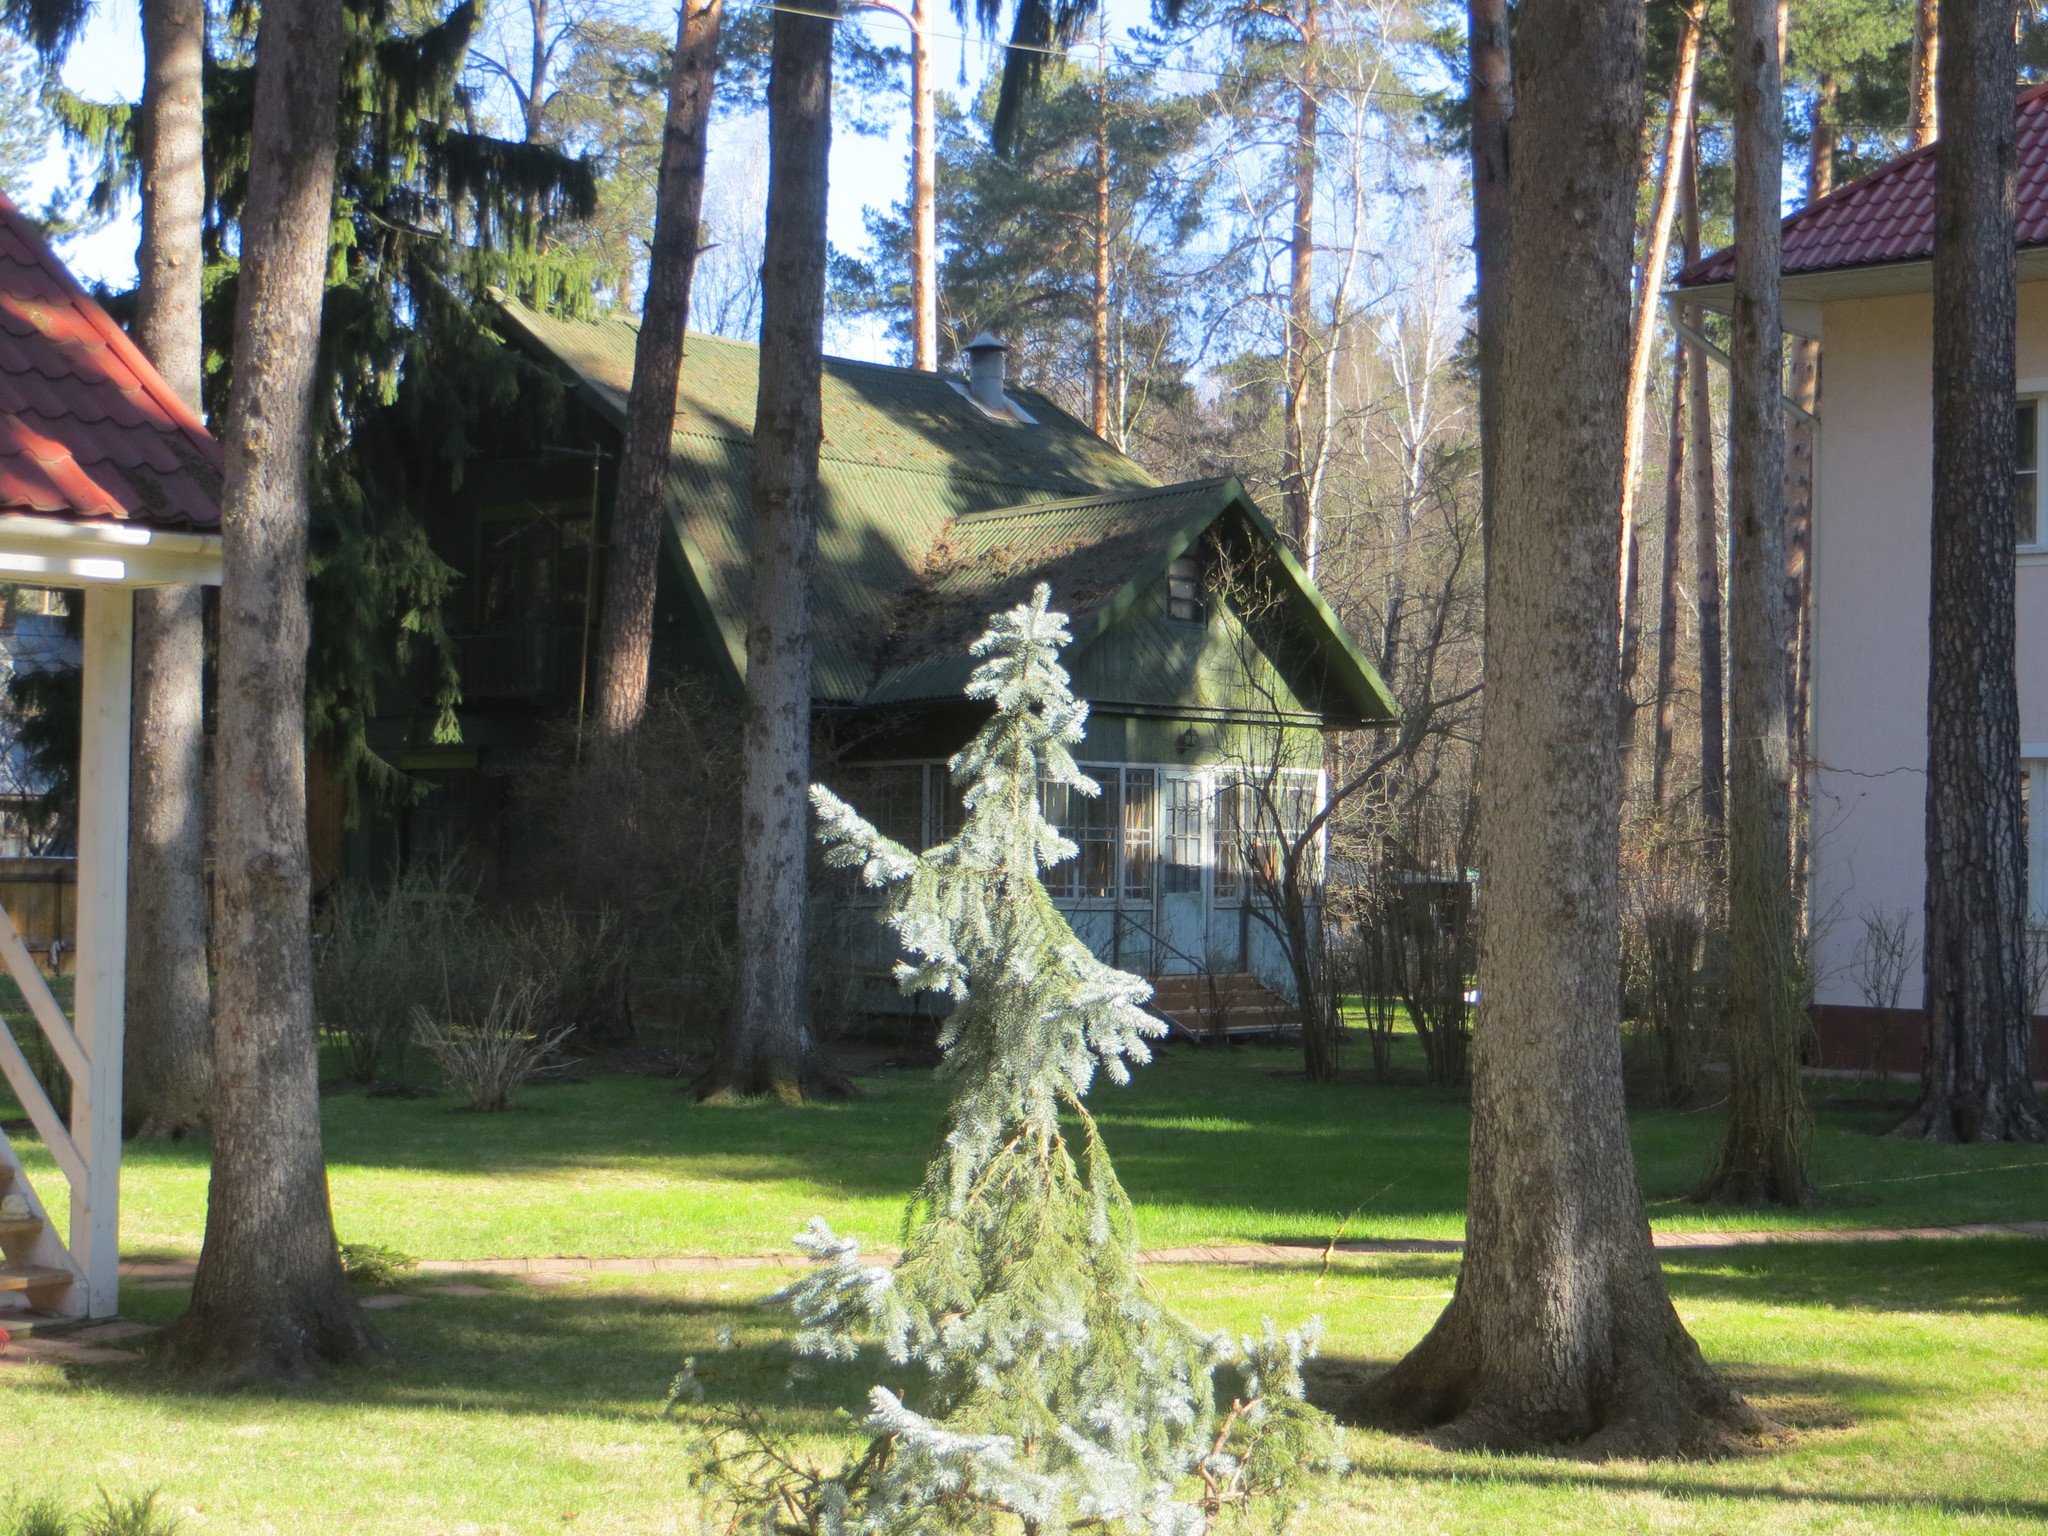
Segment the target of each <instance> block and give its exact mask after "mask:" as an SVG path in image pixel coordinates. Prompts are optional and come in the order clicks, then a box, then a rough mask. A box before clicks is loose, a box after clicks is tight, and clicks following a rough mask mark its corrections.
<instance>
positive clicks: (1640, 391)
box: [1621, 13, 1700, 730]
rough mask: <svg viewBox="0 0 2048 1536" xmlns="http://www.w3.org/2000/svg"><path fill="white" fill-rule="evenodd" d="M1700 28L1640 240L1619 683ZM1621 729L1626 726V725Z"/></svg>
mask: <svg viewBox="0 0 2048 1536" xmlns="http://www.w3.org/2000/svg"><path fill="white" fill-rule="evenodd" d="M1699 64H1700V30H1699V26H1698V25H1697V23H1695V22H1694V21H1693V19H1692V16H1691V14H1690V13H1688V14H1687V16H1686V20H1685V25H1684V27H1683V29H1682V30H1681V31H1680V32H1679V35H1678V63H1677V66H1676V67H1675V68H1674V69H1673V71H1672V75H1671V110H1670V115H1669V116H1668V117H1667V118H1666V119H1665V124H1664V162H1663V171H1662V173H1661V174H1660V175H1659V176H1658V178H1657V201H1656V203H1655V205H1654V207H1653V208H1652V210H1651V213H1650V230H1649V238H1648V239H1647V240H1646V241H1644V243H1643V244H1644V250H1643V268H1642V276H1641V278H1640V279H1639V280H1638V282H1637V285H1636V302H1635V324H1634V329H1633V332H1632V334H1631V336H1630V340H1629V355H1628V414H1627V416H1626V417H1625V418H1624V419H1623V425H1622V439H1621V683H1622V686H1623V687H1624V688H1626V687H1627V686H1628V685H1629V683H1630V681H1631V680H1632V679H1633V678H1634V677H1635V674H1636V657H1637V652H1638V650H1639V649H1640V647H1639V644H1638V638H1639V634H1640V631H1641V627H1642V625H1641V620H1640V619H1639V618H1638V616H1637V612H1636V608H1637V602H1636V589H1637V586H1638V585H1639V583H1638V579H1637V565H1638V563H1639V555H1638V551H1639V548H1640V546H1641V543H1642V536H1641V532H1640V530H1639V529H1638V528H1637V526H1636V525H1637V516H1636V502H1637V493H1638V492H1639V490H1640V489H1641V486H1640V484H1639V482H1640V481H1641V479H1642V470H1643V424H1644V416H1645V414H1646V405H1647V402H1648V398H1649V393H1650V361H1651V358H1652V357H1653V355H1654V354H1655V352H1656V347H1657V317H1658V313H1659V310H1660V307H1661V306H1660V305H1659V303H1658V294H1659V292H1660V291H1661V290H1662V288H1663V286H1664V267H1665V264H1666V263H1667V261H1668V260H1669V259H1670V255H1671V225H1672V222H1673V219H1674V217H1675V215H1676V214H1677V212H1678V203H1679V183H1680V181H1681V180H1682V179H1683V171H1684V168H1685V164H1686V153H1685V150H1686V139H1687V136H1688V134H1689V132H1690V129H1691V126H1692V116H1693V94H1694V88H1695V86H1696V84H1697V82H1698V80H1699ZM1623 729H1624V730H1626V729H1627V724H1626V722H1624V723H1623Z"/></svg>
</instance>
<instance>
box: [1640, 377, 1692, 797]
mask: <svg viewBox="0 0 2048 1536" xmlns="http://www.w3.org/2000/svg"><path fill="white" fill-rule="evenodd" d="M1690 383H1691V375H1690V374H1689V373H1688V372H1687V370H1686V365H1685V343H1684V342H1682V341H1681V342H1680V343H1679V344H1678V345H1677V346H1676V347H1675V348H1673V349H1672V357H1671V435H1670V437H1669V439H1668V441H1667V445H1666V448H1665V453H1664V550H1663V560H1662V561H1661V563H1660V565H1659V570H1658V581H1657V714H1656V719H1655V722H1654V730H1655V734H1654V736H1653V738H1652V744H1651V748H1650V803H1651V804H1652V805H1653V806H1655V807H1656V808H1657V809H1658V810H1659V811H1661V810H1663V809H1664V797H1665V795H1666V793H1668V791H1669V788H1670V780H1671V748H1672V742H1673V740H1674V738H1675V737H1676V735H1677V732H1678V690H1677V687H1676V686H1675V680H1676V677H1677V672H1678V577H1679V559H1680V555H1681V553H1682V551H1683V549H1684V547H1685V539H1684V533H1685V420H1686V411H1687V408H1688V407H1689V406H1690V405H1691V394H1692V391H1691V390H1690V389H1689V388H1688V387H1687V386H1688V385H1689V384H1690Z"/></svg>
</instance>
